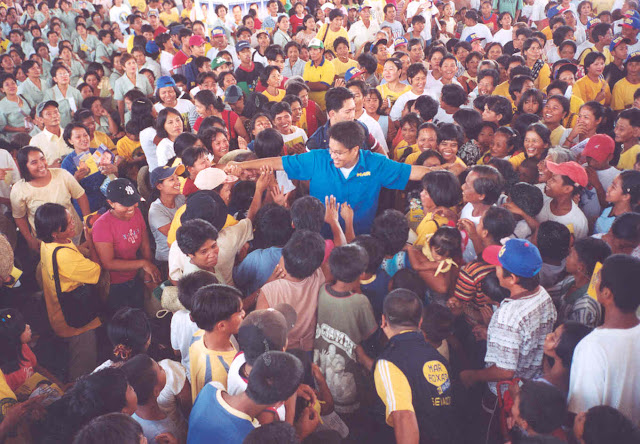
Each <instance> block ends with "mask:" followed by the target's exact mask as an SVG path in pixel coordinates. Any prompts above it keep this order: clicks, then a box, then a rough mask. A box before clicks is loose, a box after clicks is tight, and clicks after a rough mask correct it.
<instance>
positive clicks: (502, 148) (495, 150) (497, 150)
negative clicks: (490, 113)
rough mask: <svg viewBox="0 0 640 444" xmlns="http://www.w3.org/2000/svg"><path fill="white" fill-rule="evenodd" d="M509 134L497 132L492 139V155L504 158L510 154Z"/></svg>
mask: <svg viewBox="0 0 640 444" xmlns="http://www.w3.org/2000/svg"><path fill="white" fill-rule="evenodd" d="M507 142H508V140H507V135H506V134H502V133H496V134H495V135H494V136H493V140H492V141H491V148H490V149H491V157H498V158H503V157H506V156H508V155H509V145H508V143H507Z"/></svg>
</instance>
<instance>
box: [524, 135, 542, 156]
mask: <svg viewBox="0 0 640 444" xmlns="http://www.w3.org/2000/svg"><path fill="white" fill-rule="evenodd" d="M547 148H548V145H547V144H546V143H545V142H544V140H542V137H540V136H539V135H538V133H536V132H535V131H527V133H526V134H525V136H524V151H525V154H526V156H527V157H532V158H534V159H539V158H540V156H542V153H543V152H544V150H546V149H547Z"/></svg>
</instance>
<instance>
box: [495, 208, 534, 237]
mask: <svg viewBox="0 0 640 444" xmlns="http://www.w3.org/2000/svg"><path fill="white" fill-rule="evenodd" d="M503 207H504V208H505V209H507V210H509V211H510V212H512V213H513V214H517V215H518V216H521V217H522V218H523V219H524V221H525V222H526V223H527V225H529V228H531V237H530V239H531V240H532V241H533V243H534V244H535V240H534V239H536V237H537V236H536V235H537V234H538V227H539V226H540V222H538V221H537V220H536V218H535V217H531V216H529V215H528V214H527V213H525V212H524V211H522V209H521V208H520V207H519V206H517V205H516V204H514V203H513V202H506V203H505V204H504V205H503ZM496 240H499V239H496Z"/></svg>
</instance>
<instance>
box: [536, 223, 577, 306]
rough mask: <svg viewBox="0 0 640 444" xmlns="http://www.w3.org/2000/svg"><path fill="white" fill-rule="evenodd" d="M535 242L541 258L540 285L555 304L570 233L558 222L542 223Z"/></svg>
mask: <svg viewBox="0 0 640 444" xmlns="http://www.w3.org/2000/svg"><path fill="white" fill-rule="evenodd" d="M535 240H536V245H537V246H538V250H539V251H540V256H542V269H541V270H540V285H542V286H543V287H544V288H545V289H546V290H547V292H548V293H549V295H550V296H551V299H553V301H554V302H556V301H557V299H558V298H559V297H560V293H562V288H561V287H562V281H563V279H564V278H565V277H566V271H565V259H566V258H567V256H568V255H569V249H570V248H571V232H570V231H569V229H568V228H567V227H566V226H564V225H562V224H561V223H559V222H554V221H547V222H542V223H541V224H540V226H539V228H538V231H537V234H536V238H535Z"/></svg>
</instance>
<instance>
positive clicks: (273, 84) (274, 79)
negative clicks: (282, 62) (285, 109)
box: [260, 65, 286, 102]
mask: <svg viewBox="0 0 640 444" xmlns="http://www.w3.org/2000/svg"><path fill="white" fill-rule="evenodd" d="M260 82H262V84H263V85H267V89H266V90H264V91H262V95H264V96H265V97H266V98H267V99H269V102H280V101H281V100H282V99H283V98H284V96H285V93H286V91H285V90H284V89H280V83H281V82H282V75H280V68H278V67H277V66H273V65H271V66H267V67H266V68H265V69H263V70H262V72H261V73H260Z"/></svg>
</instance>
